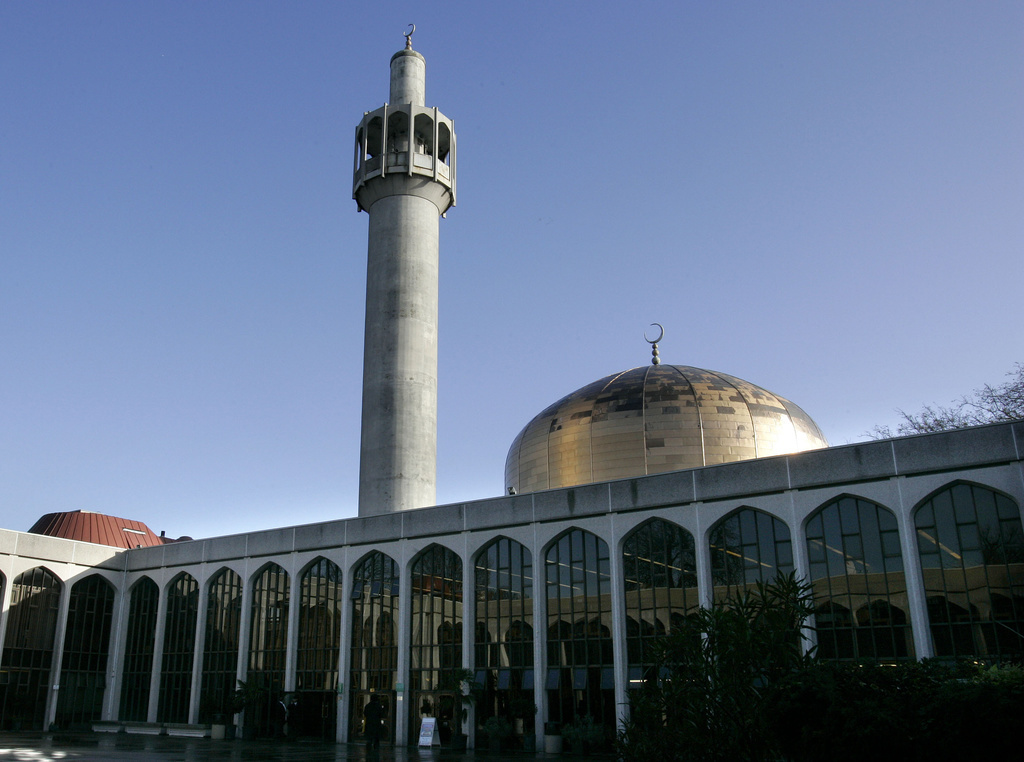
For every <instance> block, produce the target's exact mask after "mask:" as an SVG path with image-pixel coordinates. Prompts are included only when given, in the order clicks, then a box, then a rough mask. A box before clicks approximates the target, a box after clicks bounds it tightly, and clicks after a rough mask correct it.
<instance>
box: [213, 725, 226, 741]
mask: <svg viewBox="0 0 1024 762" xmlns="http://www.w3.org/2000/svg"><path fill="white" fill-rule="evenodd" d="M227 730H228V729H227V725H225V724H223V723H217V722H215V723H213V724H212V725H210V738H212V739H213V740H214V741H223V740H224V736H226V735H227Z"/></svg>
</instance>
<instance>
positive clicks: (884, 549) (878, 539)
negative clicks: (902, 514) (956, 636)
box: [807, 497, 914, 661]
mask: <svg viewBox="0 0 1024 762" xmlns="http://www.w3.org/2000/svg"><path fill="white" fill-rule="evenodd" d="M807 555H808V559H809V561H810V578H811V583H812V586H813V589H814V609H815V625H816V628H817V633H818V655H819V656H822V657H824V658H826V659H852V660H858V661H864V660H871V661H877V660H891V659H905V658H914V640H913V637H912V634H911V628H910V622H909V619H908V617H907V613H906V612H907V611H908V602H907V589H906V580H905V577H904V574H903V556H902V554H901V552H900V542H899V532H898V529H897V526H896V517H895V516H894V515H893V514H892V513H891V512H890V511H888V510H886V509H885V508H883V507H882V506H880V505H876V504H875V503H872V502H869V501H867V500H859V499H857V498H853V497H843V498H840V499H838V500H835V501H833V502H831V503H828V504H826V505H825V506H823V507H822V508H820V509H819V510H818V511H817V512H815V513H814V514H812V516H811V518H810V519H809V520H808V522H807Z"/></svg>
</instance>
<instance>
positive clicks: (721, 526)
mask: <svg viewBox="0 0 1024 762" xmlns="http://www.w3.org/2000/svg"><path fill="white" fill-rule="evenodd" d="M710 550H711V579H712V583H713V584H714V588H715V590H714V601H713V603H714V605H715V606H720V605H722V604H723V603H724V602H725V601H726V600H728V599H729V598H731V597H734V596H736V595H738V594H739V593H741V592H742V591H743V589H744V588H751V587H753V586H754V585H755V584H756V583H758V582H771V581H772V580H774V579H775V578H776V577H778V576H780V575H782V576H785V575H787V574H789V573H791V572H792V571H793V544H792V542H791V540H790V535H789V527H787V526H786V525H785V524H784V523H783V522H782V521H780V520H779V519H777V518H775V517H773V516H769V515H768V514H767V513H765V512H764V511H759V510H756V509H755V508H740V509H738V510H736V511H734V512H733V513H730V514H729V515H728V516H726V517H725V518H724V519H722V520H721V521H719V522H718V524H716V525H715V527H714V529H712V530H711V548H710Z"/></svg>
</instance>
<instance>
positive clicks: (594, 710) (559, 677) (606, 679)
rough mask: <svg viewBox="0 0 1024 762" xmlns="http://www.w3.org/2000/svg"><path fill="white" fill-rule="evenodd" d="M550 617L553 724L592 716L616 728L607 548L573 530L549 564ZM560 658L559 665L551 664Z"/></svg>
mask: <svg viewBox="0 0 1024 762" xmlns="http://www.w3.org/2000/svg"><path fill="white" fill-rule="evenodd" d="M544 571H545V576H546V592H547V616H548V655H549V659H548V672H547V676H546V679H545V687H546V688H547V691H548V719H549V720H551V721H555V722H570V721H571V720H572V719H573V718H574V716H585V715H589V716H591V717H592V718H593V719H594V721H595V722H596V723H597V724H598V725H602V726H604V727H606V728H613V727H615V691H614V688H615V672H614V669H613V666H614V665H613V663H612V639H611V629H610V628H611V623H612V613H611V558H610V556H609V553H608V543H606V542H605V541H604V540H602V539H601V538H599V537H598V536H597V535H595V534H591V533H590V532H585V531H583V530H582V529H571V530H569V531H568V532H565V533H564V534H563V535H561V536H560V537H559V538H558V539H557V540H556V541H555V542H554V543H553V544H552V545H551V547H550V548H548V551H547V555H546V557H545V560H544ZM551 656H556V657H557V660H552V659H551Z"/></svg>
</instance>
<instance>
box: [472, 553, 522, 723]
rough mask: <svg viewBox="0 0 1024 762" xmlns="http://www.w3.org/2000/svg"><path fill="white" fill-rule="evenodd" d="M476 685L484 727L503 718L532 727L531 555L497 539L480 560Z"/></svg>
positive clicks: (477, 591) (477, 576)
mask: <svg viewBox="0 0 1024 762" xmlns="http://www.w3.org/2000/svg"><path fill="white" fill-rule="evenodd" d="M474 578H475V585H476V628H475V632H476V681H477V682H478V683H480V684H481V685H482V686H484V690H483V693H482V695H481V696H480V700H479V703H478V705H477V716H478V718H479V720H480V721H485V720H486V719H487V718H488V717H493V716H501V717H505V718H506V719H510V720H521V721H522V722H523V728H524V733H525V732H528V731H529V730H530V729H531V727H532V725H533V722H534V714H535V712H530V711H529V708H530V707H531V706H533V687H534V669H533V554H531V553H530V550H529V548H527V547H526V546H525V545H523V544H522V543H519V542H516V541H515V540H511V539H509V538H507V537H498V538H496V539H494V540H492V541H491V542H489V543H488V544H487V545H485V546H484V547H483V548H482V549H481V550H480V552H479V553H478V554H477V556H476V567H475V577H474Z"/></svg>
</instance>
